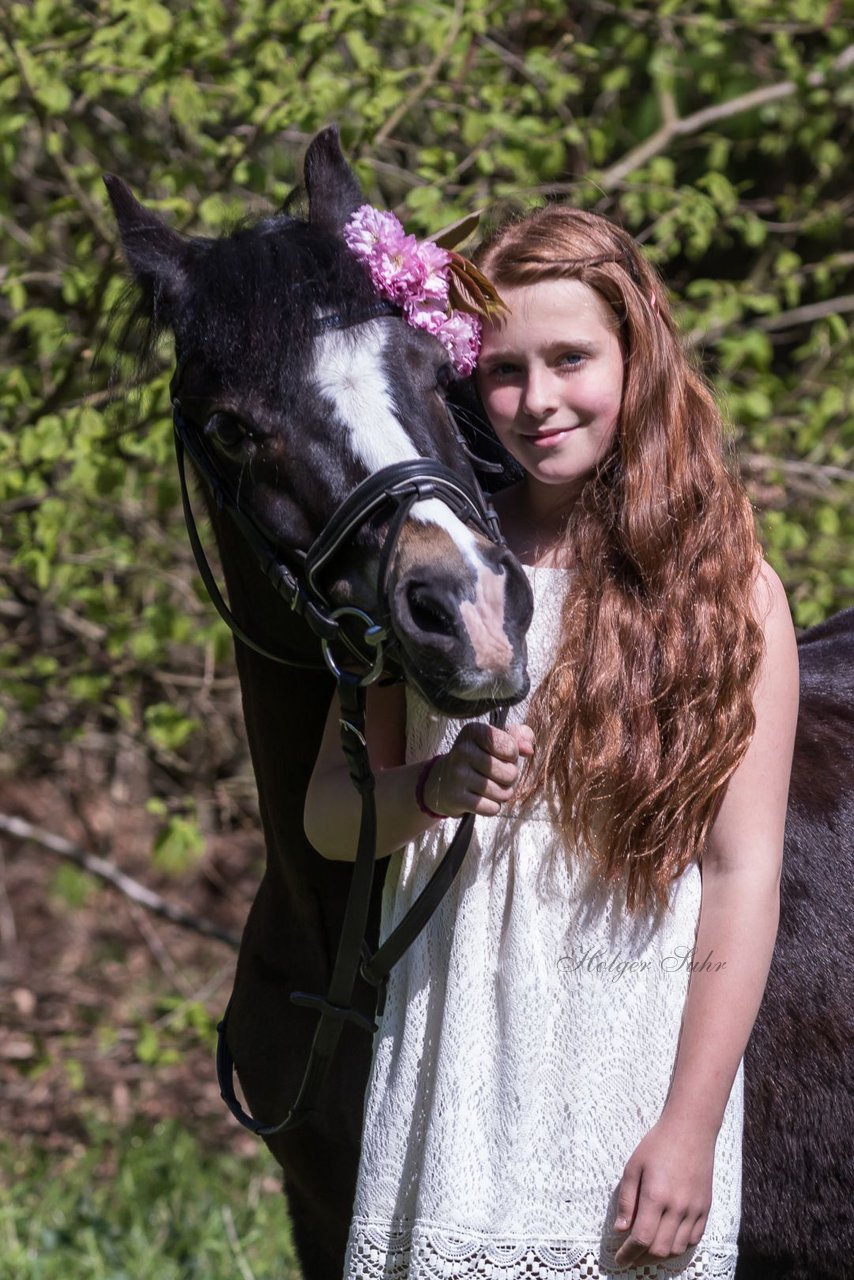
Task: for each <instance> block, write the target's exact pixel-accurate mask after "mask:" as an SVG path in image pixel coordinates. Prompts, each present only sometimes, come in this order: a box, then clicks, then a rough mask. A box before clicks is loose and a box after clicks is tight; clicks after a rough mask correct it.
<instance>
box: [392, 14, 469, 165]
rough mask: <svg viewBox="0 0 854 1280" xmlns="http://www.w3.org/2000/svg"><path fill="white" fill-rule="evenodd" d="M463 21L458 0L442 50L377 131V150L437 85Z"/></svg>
mask: <svg viewBox="0 0 854 1280" xmlns="http://www.w3.org/2000/svg"><path fill="white" fill-rule="evenodd" d="M462 20H463V6H462V3H461V0H456V3H455V4H454V12H453V14H452V16H451V22H450V26H449V27H448V34H447V35H446V36H445V39H444V40H443V41H442V47H441V49H440V50H439V52H438V53H437V54H436V56H435V58H434V59H433V61H432V62H431V63H430V65H429V67H427V68H426V69H425V71H424V74H423V75H422V77H421V79H420V80H419V81H418V83H417V84H416V85H415V86H414V88H412V89H411V90H410V92H409V93H408V94H407V95H406V97H405V98H404V99H403V101H402V102H400V103H398V105H397V106H396V107H395V109H394V111H392V113H391V115H390V116H389V117H388V119H387V120H386V122H385V124H384V125H383V126H382V128H381V129H378V130H377V132H376V134H375V135H374V139H373V146H374V148H375V149H376V148H379V147H381V146H382V144H383V143H384V142H385V141H386V139H387V138H388V137H389V136H390V134H391V132H392V130H393V129H395V128H396V127H397V125H398V124H399V123H400V121H401V120H402V119H403V118H404V116H405V115H407V113H408V112H409V111H410V110H411V109H412V108H413V107H414V106H415V104H416V102H418V101H419V99H420V98H423V96H424V94H425V93H426V92H427V90H428V89H429V88H430V86H431V85H432V84H434V83H435V80H436V77H437V76H438V74H439V72H440V70H441V68H442V63H443V62H444V61H445V59H446V58H447V56H448V54H449V53H450V52H451V49H452V48H453V46H454V41H455V40H456V38H457V36H458V35H459V32H460V26H461V25H462Z"/></svg>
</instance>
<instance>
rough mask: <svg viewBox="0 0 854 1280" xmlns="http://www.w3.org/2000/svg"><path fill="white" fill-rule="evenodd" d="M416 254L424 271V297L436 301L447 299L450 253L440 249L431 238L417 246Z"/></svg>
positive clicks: (445, 300)
mask: <svg viewBox="0 0 854 1280" xmlns="http://www.w3.org/2000/svg"><path fill="white" fill-rule="evenodd" d="M418 256H419V258H420V259H421V262H422V264H423V266H424V269H425V271H426V273H427V274H426V277H425V279H424V297H425V298H432V299H434V300H435V301H436V302H445V303H446V302H447V301H448V263H449V262H450V261H451V255H450V254H449V253H448V252H447V250H445V249H440V248H439V246H438V245H437V244H434V243H433V241H432V240H424V241H422V243H421V244H420V245H419V246H418Z"/></svg>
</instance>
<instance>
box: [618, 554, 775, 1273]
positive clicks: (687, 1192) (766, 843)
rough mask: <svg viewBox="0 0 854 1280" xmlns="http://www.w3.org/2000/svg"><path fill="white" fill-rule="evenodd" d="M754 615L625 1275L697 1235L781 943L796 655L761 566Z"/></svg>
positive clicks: (632, 1206) (621, 1253)
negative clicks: (738, 749) (738, 751)
mask: <svg viewBox="0 0 854 1280" xmlns="http://www.w3.org/2000/svg"><path fill="white" fill-rule="evenodd" d="M754 607H755V608H756V610H757V616H758V617H760V618H762V619H763V629H764V633H765V656H764V659H763V665H762V670H761V673H760V677H759V681H758V684H757V687H756V692H755V695H754V709H755V712H756V729H755V732H754V735H753V738H752V740H751V743H750V746H749V748H748V750H747V753H746V754H745V756H744V759H743V760H742V762H741V764H740V765H739V766H738V769H737V770H736V771H735V773H734V774H733V775H732V777H731V778H730V781H729V784H728V786H727V790H726V794H725V797H724V800H723V803H722V805H721V808H720V811H719V813H718V816H717V818H716V820H715V823H714V825H713V827H712V830H711V833H710V836H709V839H708V842H707V845H706V848H705V850H704V853H703V858H702V864H701V874H702V886H703V887H702V904H701V909H700V921H699V926H698V930H697V940H696V946H695V950H694V955H693V963H694V967H693V969H692V973H691V978H690V983H689V987H688V995H687V999H686V1002H685V1009H684V1013H683V1016H682V1028H681V1032H680V1038H679V1046H678V1050H677V1055H676V1064H675V1067H674V1072H673V1077H672V1080H671V1085H670V1092H669V1094H668V1097H667V1101H666V1103H665V1106H664V1110H663V1111H662V1114H661V1116H660V1118H659V1120H658V1122H657V1124H656V1125H655V1126H654V1127H653V1129H652V1130H650V1132H649V1133H648V1134H647V1135H646V1137H645V1138H644V1139H643V1141H642V1142H641V1143H640V1145H639V1146H638V1147H637V1148H636V1150H635V1151H634V1153H633V1154H632V1156H631V1158H630V1160H629V1161H628V1163H627V1165H626V1167H625V1171H624V1173H623V1177H622V1180H621V1183H620V1194H619V1202H618V1208H617V1217H616V1220H615V1223H614V1225H615V1228H616V1229H617V1230H629V1235H628V1237H627V1239H626V1240H624V1241H623V1243H622V1245H621V1246H620V1249H619V1250H618V1252H617V1255H616V1257H617V1262H618V1263H620V1264H621V1265H626V1266H628V1265H631V1264H633V1263H637V1262H638V1261H639V1260H641V1259H642V1260H643V1261H646V1260H647V1258H649V1259H650V1260H655V1259H661V1258H666V1257H668V1256H671V1255H675V1254H679V1253H683V1252H684V1251H685V1250H686V1249H687V1248H688V1247H689V1246H690V1245H693V1244H696V1243H697V1242H698V1241H699V1240H700V1238H701V1236H702V1234H703V1231H704V1229H705V1225H706V1220H707V1217H708V1212H709V1208H710V1205H711V1197H712V1171H713V1165H714V1148H715V1140H716V1138H717V1134H718V1130H719V1129H720V1126H721V1122H722V1120H723V1115H724V1110H725V1108H726V1104H727V1100H728V1098H729V1095H730V1091H731V1089H732V1085H733V1081H734V1079H735V1075H736V1072H737V1070H738V1066H739V1063H740V1061H741V1058H742V1056H743V1054H744V1050H745V1047H746V1045H747V1040H748V1037H749V1035H750V1032H751V1030H752V1028H753V1023H754V1021H755V1019H756V1015H757V1012H758V1010H759V1005H760V1002H761V999H762V993H763V991H764V990H765V983H766V980H767V977H768V970H769V967H770V964H771V955H772V952H773V949H774V941H775V938H776V935H777V924H778V919H779V908H780V893H779V891H780V870H781V864H782V855H783V832H784V828H785V823H786V804H787V797H788V790H789V775H790V772H791V764H792V751H793V746H794V737H795V725H796V721H797V713H798V654H797V645H796V641H795V633H794V628H793V626H792V619H791V615H790V613H789V607H788V603H787V601H786V595H785V592H784V590H783V585H782V583H781V582H780V579H779V578H778V576H777V574H776V573H774V571H773V569H771V568H770V566H768V565H767V564H763V566H762V569H761V571H760V574H759V576H758V578H757V583H756V588H755V591H754ZM706 962H708V963H706Z"/></svg>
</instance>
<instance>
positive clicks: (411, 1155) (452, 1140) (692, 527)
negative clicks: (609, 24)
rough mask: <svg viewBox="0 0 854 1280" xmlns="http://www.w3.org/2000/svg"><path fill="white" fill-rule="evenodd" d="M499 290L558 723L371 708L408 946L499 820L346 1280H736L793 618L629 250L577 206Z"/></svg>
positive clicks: (437, 986) (711, 411) (382, 1061)
mask: <svg viewBox="0 0 854 1280" xmlns="http://www.w3.org/2000/svg"><path fill="white" fill-rule="evenodd" d="M477 261H478V264H479V266H480V267H481V269H482V270H483V271H484V272H485V273H486V274H487V275H488V276H490V277H491V279H492V280H493V282H494V283H495V284H496V285H497V287H498V289H499V291H500V293H501V295H502V297H503V299H504V301H505V302H506V303H507V305H508V307H509V314H508V315H507V316H506V317H504V318H503V319H502V320H499V321H495V322H493V323H491V324H489V325H487V326H486V328H485V331H484V335H483V343H482V349H481V352H480V357H479V361H478V366H477V370H476V373H475V381H476V385H477V389H478V391H479V394H480V398H481V401H482V404H483V407H484V409H485V411H486V414H487V416H488V418H489V420H490V422H491V424H492V427H493V429H494V431H495V433H496V435H497V436H498V438H499V440H500V441H501V443H502V444H503V445H504V447H505V448H506V449H507V450H508V452H509V453H510V454H511V455H512V456H513V458H515V459H516V461H517V462H518V463H519V464H520V467H521V468H522V472H523V473H524V474H523V478H522V479H521V480H519V482H518V483H516V484H514V485H512V486H511V487H509V488H508V489H506V490H504V491H502V492H501V493H500V494H498V495H497V497H496V499H495V504H496V508H497V510H498V512H499V516H500V518H501V523H502V527H503V530H504V533H505V536H506V538H507V541H508V544H509V546H510V549H511V550H512V551H513V552H514V553H515V554H516V556H517V558H518V559H519V560H520V561H521V562H522V564H523V565H525V566H526V569H527V572H528V574H529V578H530V581H531V585H532V588H533V592H534V600H535V609H534V619H533V623H532V627H531V632H530V634H529V639H528V644H529V670H530V674H531V678H532V694H531V695H530V696H529V697H528V698H527V699H526V700H525V701H524V702H523V703H521V704H520V705H519V706H517V707H514V708H512V709H511V712H510V715H509V717H508V721H507V726H506V728H505V729H504V730H498V729H495V728H492V727H490V726H489V725H488V724H487V723H485V722H470V723H468V724H466V725H465V726H464V727H463V728H460V726H459V723H458V722H455V721H450V720H447V719H445V718H444V717H442V716H439V715H437V714H436V713H435V712H434V711H432V710H431V708H429V707H428V706H426V704H425V703H423V702H422V701H421V700H420V699H419V697H418V695H417V694H416V693H415V692H414V691H406V692H405V693H404V691H403V690H402V689H400V688H399V687H392V688H387V689H372V690H371V691H370V694H369V701H368V726H369V734H370V740H369V748H370V752H371V758H372V762H373V764H374V768H375V770H376V771H377V774H378V777H377V792H376V794H377V807H378V816H379V823H380V847H379V849H378V852H379V854H380V856H385V855H392V856H391V862H390V865H389V868H388V874H387V879H386V888H385V898H384V908H383V926H382V934H383V936H384V935H385V934H386V933H387V932H389V931H390V930H391V929H392V928H393V927H394V925H395V924H396V923H397V922H398V921H399V920H400V919H401V917H402V916H403V914H404V913H405V912H406V910H407V908H408V906H409V905H410V904H411V902H412V901H413V900H414V898H415V897H416V896H417V895H418V893H419V892H420V890H421V889H422V887H423V885H424V884H425V883H426V881H427V879H429V876H430V874H431V872H432V869H433V867H434V866H435V863H436V861H437V860H438V859H439V858H440V857H441V855H442V853H443V852H444V849H445V847H446V843H447V840H448V839H449V838H450V835H451V834H452V828H453V824H452V823H447V824H446V823H445V822H444V818H445V817H446V816H447V817H456V816H458V815H461V814H463V813H465V812H468V811H473V812H474V813H475V814H477V815H478V819H477V822H476V826H475V836H474V839H473V842H472V847H471V849H470V850H469V853H468V854H467V857H466V860H465V862H464V865H463V868H462V871H461V872H460V874H459V876H458V878H457V880H456V881H455V883H454V885H453V886H452V888H451V890H450V892H449V893H448V895H447V896H446V898H445V900H444V902H443V903H442V906H441V907H440V909H439V910H438V911H437V912H436V914H435V915H434V917H433V918H432V919H431V921H430V923H429V925H428V926H427V927H426V929H425V930H424V932H423V933H422V934H421V935H420V937H419V938H418V939H417V941H416V942H415V944H414V945H413V946H412V947H411V948H410V950H409V951H408V952H407V953H406V954H405V955H404V957H403V958H402V960H401V961H400V962H399V963H398V965H397V966H396V967H395V969H394V971H393V972H392V975H391V978H390V980H389V984H388V991H387V997H386V1004H385V1010H384V1013H383V1016H382V1019H381V1024H380V1029H379V1031H378V1033H377V1036H376V1041H375V1048H374V1060H373V1067H372V1074H371V1081H370V1085H369V1089H368V1093H367V1099H366V1112H365V1128H364V1137H363V1148H362V1158H361V1165H360V1170H359V1180H358V1187H357V1192H356V1201H355V1207H354V1216H353V1222H352V1227H351V1232H350V1241H349V1246H348V1254H347V1271H346V1274H347V1276H348V1277H349V1278H350V1280H379V1278H380V1277H383V1278H385V1277H388V1278H389V1280H391V1278H392V1277H393V1278H394V1280H402V1278H403V1277H412V1278H413V1280H416V1278H417V1280H422V1278H425V1280H426V1278H427V1277H430V1278H431V1280H433V1278H434V1277H448V1278H449V1280H450V1278H453V1280H466V1278H468V1277H479V1278H480V1277H483V1278H484V1280H486V1278H487V1277H488V1278H489V1280H522V1277H539V1278H541V1280H580V1278H581V1277H600V1278H601V1280H604V1278H605V1277H611V1276H614V1277H617V1276H620V1277H640V1276H643V1277H656V1278H658V1277H662V1278H663V1277H665V1276H668V1277H691V1278H692V1280H700V1278H702V1280H707V1278H708V1277H731V1276H733V1275H734V1272H735V1264H736V1257H737V1243H736V1242H737V1235H738V1226H739V1215H740V1190H741V1128H742V1055H743V1053H744V1049H745V1045H746V1043H747V1039H748V1036H749V1034H750V1030H751V1028H752V1026H753V1022H754V1020H755V1017H756V1013H757V1010H758V1007H759V1003H760V1000H761V997H762V992H763V989H764V986H765V981H766V977H767V973H768V968H769V965H770V961H771V954H772V950H773V946H774V939H775V936H776V930H777V920H778V910H779V880H780V864H781V857H782V848H783V828H784V823H785V814H786V798H787V791H788V783H789V772H790V767H791V757H792V746H793V739H794V730H795V721H796V716H797V698H798V671H797V654H796V647H795V637H794V631H793V627H792V622H791V618H790V615H789V610H788V607H787V603H786V598H785V594H784V591H783V588H782V586H781V583H780V581H779V579H778V577H777V575H776V574H775V573H774V572H773V570H772V569H771V568H770V567H769V566H768V565H767V564H766V563H765V562H764V561H763V559H762V554H761V551H760V548H759V545H758V542H757V539H756V534H755V531H754V523H753V517H752V512H751V509H750V505H749V503H748V500H747V497H746V495H745V494H744V491H743V490H742V488H741V485H740V483H739V481H738V480H737V478H736V477H735V475H734V474H733V472H732V471H731V470H730V469H729V467H728V466H727V463H726V460H725V452H724V439H723V430H722V424H721V419H720V415H719V412H718V410H717V409H716V407H715V404H714V402H713V400H712V397H711V396H710V394H709V391H708V389H707V388H706V386H705V384H704V383H703V381H702V379H701V377H700V376H699V375H698V373H697V372H696V371H695V370H694V369H693V368H692V366H691V365H690V363H689V362H688V361H687V360H686V357H685V355H684V354H683V352H682V350H681V348H680V345H679V341H678V339H677V336H676V332H675V329H674V325H673V322H672V319H671V317H670V313H669V311H668V306H667V300H666V297H665V294H664V290H663V288H662V285H661V282H660V280H659V279H658V277H657V276H656V274H655V273H654V271H653V270H652V268H651V267H650V266H649V265H648V264H647V263H646V262H645V260H644V259H643V257H642V256H641V255H640V253H639V252H638V249H637V247H636V246H635V244H634V243H633V241H632V240H631V238H630V237H629V236H628V235H626V234H625V233H624V232H622V231H621V230H620V229H619V228H617V227H616V226H614V225H613V224H611V223H610V222H609V221H607V220H606V219H604V218H601V217H598V216H596V215H594V214H590V213H584V212H579V211H577V210H573V209H568V208H564V207H560V206H550V207H548V208H545V209H541V210H539V211H537V212H535V213H533V214H530V215H528V216H527V217H525V218H522V219H520V220H517V221H515V222H510V223H508V224H507V225H505V226H504V227H502V228H500V229H499V230H498V232H497V233H495V235H494V236H493V237H492V238H491V239H490V240H489V241H488V242H487V243H486V244H485V245H484V246H483V247H482V248H481V250H480V252H479V255H478V259H477ZM433 757H436V758H435V760H434V761H433V763H432V765H431V767H430V768H429V770H427V772H426V775H425V762H426V761H430V760H433ZM416 784H419V785H416ZM357 821H358V802H357V799H356V796H355V793H353V792H352V791H351V789H350V784H349V779H348V777H347V772H346V767H345V766H344V765H343V764H342V760H341V757H340V754H339V748H338V742H337V714H336V709H335V708H333V710H332V712H331V714H330V725H329V728H328V731H327V734H326V737H325V739H324V745H323V747H322V748H321V753H320V758H319V760H318V763H317V766H316V768H315V772H314V776H313V779H312V784H311V787H310V790H309V796H308V802H307V806H306V828H307V831H308V833H309V836H310V838H311V839H312V841H313V843H314V844H315V845H316V847H317V848H318V849H319V850H320V852H322V853H326V854H327V855H328V856H334V851H335V850H340V848H341V847H342V840H343V841H344V844H345V847H346V844H347V842H348V841H349V843H352V840H353V832H354V830H355V827H356V825H357ZM449 828H450V829H451V830H449Z"/></svg>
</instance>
